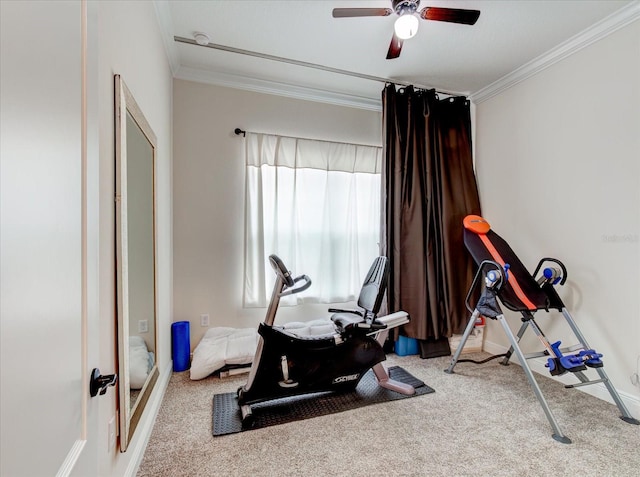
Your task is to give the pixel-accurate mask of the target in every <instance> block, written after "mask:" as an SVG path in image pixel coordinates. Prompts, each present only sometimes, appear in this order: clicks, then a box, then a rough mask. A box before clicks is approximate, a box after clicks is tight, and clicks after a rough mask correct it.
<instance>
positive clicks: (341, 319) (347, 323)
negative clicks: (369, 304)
mask: <svg viewBox="0 0 640 477" xmlns="http://www.w3.org/2000/svg"><path fill="white" fill-rule="evenodd" d="M331 321H333V322H334V323H335V325H336V327H337V328H338V331H340V332H341V333H343V332H345V331H349V330H350V329H352V328H354V327H356V325H357V324H358V323H363V322H364V321H365V320H364V318H363V317H361V316H359V315H356V314H353V313H335V314H333V315H331Z"/></svg>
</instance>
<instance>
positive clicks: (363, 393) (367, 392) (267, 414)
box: [213, 366, 435, 436]
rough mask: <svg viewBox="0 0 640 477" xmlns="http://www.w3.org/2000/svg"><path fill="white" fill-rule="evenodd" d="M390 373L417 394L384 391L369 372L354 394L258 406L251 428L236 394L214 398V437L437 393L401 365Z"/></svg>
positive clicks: (320, 395) (283, 400)
mask: <svg viewBox="0 0 640 477" xmlns="http://www.w3.org/2000/svg"><path fill="white" fill-rule="evenodd" d="M388 371H389V376H390V377H391V378H393V379H395V380H396V381H400V382H403V383H406V384H411V385H412V386H413V387H415V388H416V393H415V394H414V395H412V396H407V395H404V394H400V393H397V392H395V391H391V390H389V389H384V388H382V387H380V386H379V385H378V381H377V380H376V378H375V376H374V374H373V371H371V370H369V371H368V372H367V374H365V375H364V376H363V377H362V379H361V380H360V383H359V384H358V387H357V388H356V390H355V391H353V392H348V393H339V394H336V393H330V392H325V393H316V394H307V395H304V396H295V397H288V398H281V399H276V400H273V401H269V402H268V403H260V404H254V405H253V406H252V410H253V417H254V422H253V426H252V427H250V428H243V427H242V421H241V414H240V408H239V406H238V400H237V399H236V393H225V394H215V395H214V396H213V435H214V436H223V435H225V434H233V433H236V432H242V431H247V430H250V429H259V428H261V427H268V426H274V425H277V424H284V423H286V422H292V421H298V420H302V419H309V418H312V417H318V416H324V415H326V414H333V413H337V412H342V411H347V410H349V409H356V408H359V407H363V406H368V405H370V404H375V403H380V402H386V401H395V400H397V399H406V398H410V397H414V396H420V395H422V394H428V393H432V392H435V390H434V389H433V388H430V387H429V386H427V385H426V384H425V383H423V382H422V381H420V380H419V379H417V378H415V377H414V376H413V375H411V374H409V373H408V372H407V371H405V370H404V369H403V368H401V367H400V366H393V367H391V368H389V370H388Z"/></svg>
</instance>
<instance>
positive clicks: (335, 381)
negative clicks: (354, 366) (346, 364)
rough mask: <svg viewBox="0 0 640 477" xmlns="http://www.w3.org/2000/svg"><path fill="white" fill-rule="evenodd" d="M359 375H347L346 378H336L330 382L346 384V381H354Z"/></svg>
mask: <svg viewBox="0 0 640 477" xmlns="http://www.w3.org/2000/svg"><path fill="white" fill-rule="evenodd" d="M358 376H360V374H358V373H356V374H347V375H346V376H338V377H337V378H335V379H334V380H333V381H332V384H340V383H346V382H347V381H355V380H356V379H358Z"/></svg>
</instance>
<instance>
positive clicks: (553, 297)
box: [445, 216, 640, 444]
mask: <svg viewBox="0 0 640 477" xmlns="http://www.w3.org/2000/svg"><path fill="white" fill-rule="evenodd" d="M464 225H465V230H464V242H465V245H466V247H467V249H468V250H469V252H470V253H471V255H472V256H473V258H474V260H475V261H476V263H477V264H479V268H478V271H477V273H476V275H475V277H474V279H473V282H472V284H471V287H470V288H469V293H468V294H467V298H466V305H467V309H468V310H469V311H470V312H471V317H470V318H469V322H468V324H467V327H466V328H465V331H464V333H463V335H462V338H461V340H460V344H459V345H458V348H457V350H456V352H455V353H454V355H453V358H452V359H451V362H450V364H449V367H448V368H447V369H446V370H445V372H446V373H449V374H451V373H453V368H454V367H455V366H456V363H457V362H458V360H459V358H460V354H461V352H462V349H463V347H464V345H465V343H466V341H467V339H468V338H469V335H470V334H471V332H472V331H473V327H474V326H475V323H476V320H477V319H478V318H479V317H480V316H481V315H482V316H485V317H487V318H491V319H495V320H497V321H498V322H499V323H500V325H501V326H502V328H503V329H504V332H505V334H506V335H507V338H508V339H509V342H510V344H511V346H510V348H509V350H508V351H507V353H506V354H504V355H499V356H497V357H501V356H504V359H503V360H502V361H501V364H503V365H508V364H509V360H510V358H511V356H512V355H513V353H515V354H516V356H517V357H518V360H519V361H520V364H521V365H522V369H523V370H524V373H525V375H526V377H527V379H528V381H529V384H530V385H531V387H532V388H533V392H534V394H535V396H536V398H537V399H538V401H539V402H540V405H541V406H542V409H543V410H544V413H545V414H546V416H547V419H548V420H549V424H551V427H552V428H553V434H552V437H553V438H554V439H555V440H557V441H559V442H562V443H564V444H569V443H571V439H569V438H568V437H567V436H565V435H564V433H563V432H562V429H561V428H560V425H559V424H558V422H557V420H556V418H555V417H554V415H553V413H552V412H551V409H550V408H549V405H548V404H547V401H546V399H545V397H544V395H543V394H542V391H541V390H540V386H539V385H538V382H537V381H536V379H535V377H534V374H533V372H532V370H531V368H530V367H529V364H528V363H527V360H528V359H532V358H540V357H547V358H548V360H547V365H546V366H547V367H548V368H549V369H550V372H551V374H552V375H561V374H564V373H566V372H567V371H570V372H572V374H574V375H575V376H576V377H577V378H578V382H577V383H575V384H568V385H565V388H576V387H580V386H587V385H590V384H596V383H603V384H604V385H605V387H606V389H607V391H609V394H610V395H611V397H612V398H613V401H614V402H615V404H616V405H617V406H618V409H619V410H620V412H621V413H622V415H621V416H620V418H621V419H622V420H623V421H625V422H628V423H630V424H636V425H639V424H640V421H638V420H637V419H635V418H634V417H633V416H632V415H631V414H630V413H629V411H628V410H627V408H626V406H625V405H624V403H623V402H622V400H621V399H620V396H619V394H618V392H617V391H616V389H615V388H614V387H613V385H612V384H611V381H610V380H609V378H608V376H607V374H606V373H605V371H604V369H603V367H602V366H603V365H602V361H601V360H600V358H601V357H602V355H601V354H599V353H596V352H595V350H593V349H592V348H590V347H589V345H588V343H587V340H586V338H585V337H584V335H583V334H582V332H581V331H580V329H579V328H578V325H577V324H576V322H575V321H574V319H573V317H572V316H571V314H570V313H569V311H568V310H567V308H566V306H565V305H564V303H563V302H562V300H561V299H560V297H559V296H558V294H557V293H556V291H555V289H554V285H555V284H558V283H559V284H561V285H562V284H564V283H565V281H566V279H567V270H566V268H565V266H564V265H563V264H562V263H561V262H560V261H558V260H556V259H552V258H543V259H542V260H540V262H539V263H538V266H537V267H536V270H535V272H534V273H533V275H531V274H529V272H528V271H527V270H526V268H525V267H524V265H523V264H522V262H520V260H519V259H518V257H517V256H516V255H515V254H514V253H513V251H512V250H511V248H510V247H509V245H508V244H507V243H506V242H505V241H504V240H503V239H502V238H501V237H500V236H498V235H497V234H496V233H495V232H493V231H492V230H490V228H489V225H488V224H487V223H486V221H484V219H482V218H481V217H479V216H468V217H467V218H465V222H464ZM547 262H551V263H552V264H553V265H554V266H558V267H559V268H556V267H553V268H545V269H544V270H543V273H542V276H541V277H540V278H539V279H538V280H536V279H535V278H534V277H536V275H537V274H538V272H539V271H541V268H542V265H543V264H545V263H547ZM481 277H484V285H485V286H484V288H483V290H482V293H481V296H480V299H479V300H478V302H477V304H476V306H475V308H474V309H473V308H472V307H471V306H470V298H471V296H472V295H473V293H474V291H476V290H477V287H478V285H481V280H480V278H481ZM497 299H499V300H500V302H502V303H503V304H504V305H505V306H506V307H507V308H509V309H510V310H512V311H519V312H520V313H521V314H522V317H521V320H522V325H521V326H520V329H519V330H518V332H517V333H516V334H515V335H514V334H513V332H512V331H511V328H510V327H509V325H508V323H507V321H506V319H505V316H504V313H503V312H502V310H501V308H500V305H499V304H498V300H497ZM550 308H552V309H557V310H558V311H560V312H561V313H562V316H564V318H565V320H566V321H567V323H568V325H569V327H570V328H571V330H572V331H573V333H574V335H575V336H576V338H577V340H578V343H577V344H575V345H573V346H569V347H565V348H560V342H556V343H553V344H551V343H550V342H549V341H548V339H547V337H546V336H545V335H544V333H543V332H542V330H541V329H540V327H539V326H538V324H537V323H536V321H535V319H534V316H533V315H534V313H535V312H536V311H538V310H542V309H544V310H546V311H549V309H550ZM527 328H531V329H532V330H533V332H534V333H535V334H536V336H537V337H538V338H539V340H540V341H541V342H542V343H543V345H544V347H545V348H546V349H545V350H544V351H541V352H537V353H529V354H525V353H523V351H522V349H521V348H520V346H519V342H520V340H521V339H522V336H523V335H524V333H525V332H526V330H527ZM575 351H579V353H577V354H575V355H570V356H566V355H565V353H573V352H575ZM490 359H491V358H490ZM587 367H592V368H594V369H595V370H596V372H597V373H598V376H599V378H600V379H595V380H589V378H588V377H587V376H586V375H585V373H584V372H583V371H584V370H585V369H586V368H587Z"/></svg>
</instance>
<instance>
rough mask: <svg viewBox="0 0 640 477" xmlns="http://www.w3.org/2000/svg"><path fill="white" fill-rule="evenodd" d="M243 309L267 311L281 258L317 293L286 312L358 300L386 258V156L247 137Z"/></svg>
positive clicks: (356, 148)
mask: <svg viewBox="0 0 640 477" xmlns="http://www.w3.org/2000/svg"><path fill="white" fill-rule="evenodd" d="M245 145H246V176H245V181H246V182H245V187H246V210H245V223H246V228H245V273H244V305H245V306H246V307H264V306H266V305H267V303H268V300H269V298H270V296H271V289H272V287H273V283H274V281H275V275H274V273H273V271H272V270H271V267H270V266H269V264H268V257H269V255H271V254H276V255H278V256H279V257H280V258H281V259H282V260H283V262H284V263H285V265H286V266H287V267H288V268H289V269H290V270H291V271H292V272H293V273H294V274H295V275H300V274H303V273H304V274H306V275H308V276H309V277H310V278H311V280H312V282H313V285H312V286H311V288H310V289H309V290H307V291H305V292H304V293H302V294H300V295H293V296H291V297H288V298H287V300H283V302H282V303H283V304H290V305H291V304H298V303H303V302H304V303H340V302H346V301H351V300H354V299H356V298H357V296H358V293H359V292H360V287H361V285H362V280H363V279H364V277H365V275H366V273H367V271H368V269H369V266H370V265H371V263H372V262H373V259H374V258H375V257H377V256H378V254H379V246H378V242H379V237H380V167H381V160H382V148H380V147H375V146H360V145H352V144H344V143H334V142H328V141H314V140H308V139H298V138H290V137H281V136H272V135H266V134H253V133H247V135H246V140H245Z"/></svg>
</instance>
